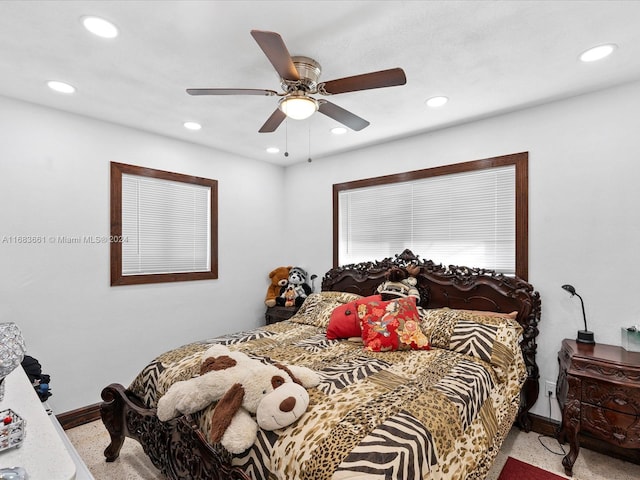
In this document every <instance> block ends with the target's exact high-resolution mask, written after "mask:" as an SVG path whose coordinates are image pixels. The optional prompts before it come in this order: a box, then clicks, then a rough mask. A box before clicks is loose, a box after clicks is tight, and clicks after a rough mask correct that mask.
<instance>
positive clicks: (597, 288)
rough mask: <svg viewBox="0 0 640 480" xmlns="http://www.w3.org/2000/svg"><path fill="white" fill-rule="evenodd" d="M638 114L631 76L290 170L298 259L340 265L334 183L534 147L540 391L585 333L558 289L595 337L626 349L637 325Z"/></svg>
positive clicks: (542, 402)
mask: <svg viewBox="0 0 640 480" xmlns="http://www.w3.org/2000/svg"><path fill="white" fill-rule="evenodd" d="M416 108H424V107H423V106H422V105H421V104H418V105H416ZM638 111H640V83H634V84H629V85H625V86H620V87H617V88H613V89H609V90H606V91H601V92H598V93H594V94H590V95H584V96H580V97H574V98H572V99H570V100H565V101H561V102H555V103H550V104H547V105H544V106H540V107H536V108H530V109H528V110H524V111H521V112H516V113H511V114H506V115H502V116H498V117H494V118H491V119H485V120H480V121H476V122H473V123H469V124H466V125H463V126H459V127H455V128H449V129H444V130H440V131H436V132H432V133H426V134H422V135H418V136H415V137H412V138H409V139H405V140H400V141H395V142H391V143H387V144H385V145H382V146H376V147H372V148H368V149H363V150H359V151H355V152H350V153H345V154H343V155H339V156H335V157H331V158H325V159H317V160H314V161H313V162H312V163H310V164H308V163H304V164H299V165H296V166H293V167H290V168H288V169H287V171H286V182H285V183H286V190H287V192H286V195H287V198H299V199H300V202H298V203H297V205H296V207H297V209H295V210H293V211H291V214H292V215H291V216H290V218H295V219H296V222H295V228H293V226H292V225H291V224H288V225H287V237H288V238H289V239H290V244H289V248H290V249H291V252H292V255H293V256H294V258H295V260H294V261H295V262H296V263H300V264H303V265H307V266H308V267H309V269H310V271H312V272H318V273H319V274H320V275H321V273H322V272H325V271H326V270H328V269H329V268H330V267H331V265H332V251H331V245H332V244H331V239H332V233H331V232H332V230H331V228H332V197H331V186H332V184H333V183H338V182H345V181H350V180H356V179H361V178H367V177H372V176H378V175H385V174H392V173H398V172H403V171H409V170H416V169H421V168H428V167H433V166H438V165H446V164H452V163H459V162H464V161H468V160H476V159H481V158H487V157H493V156H498V155H504V154H509V153H516V152H523V151H528V152H529V281H530V282H531V283H532V284H533V285H534V287H535V288H536V289H537V290H538V291H539V292H540V296H541V299H542V320H541V322H540V325H539V329H540V336H539V337H538V357H537V359H538V364H539V366H540V376H541V391H542V390H543V389H544V380H546V379H548V380H551V381H553V382H555V381H556V377H557V373H558V366H557V352H558V350H559V347H560V342H561V340H562V339H563V338H575V336H576V331H577V330H578V329H581V328H582V311H581V307H580V300H579V299H578V298H577V297H574V298H571V297H570V295H569V294H567V293H566V292H565V291H564V290H562V289H561V288H560V287H561V285H563V284H565V283H570V284H573V285H574V286H575V288H576V291H577V292H578V293H579V294H580V295H582V297H583V298H584V301H585V309H586V314H587V320H588V322H589V328H590V329H591V330H593V331H594V332H595V336H596V341H597V342H601V343H609V344H614V345H620V327H622V326H628V325H632V324H637V323H640V304H639V303H638V302H637V301H636V298H637V295H638V294H637V288H638V277H637V272H638V271H640V255H639V254H638V245H640V213H638V205H640V160H639V157H638V152H639V151H640V148H639V145H638V143H639V132H640V130H639V126H640V124H639V123H638V114H637V112H638ZM425 115H437V111H432V112H425ZM369 128H375V125H372V126H371V127H369ZM351 134H352V135H353V134H354V133H351ZM398 253H399V252H398ZM551 404H552V411H551V416H552V417H553V418H555V419H559V418H560V417H559V410H558V407H557V403H556V402H555V400H554V401H552V402H551ZM533 412H534V413H537V414H539V415H543V416H547V415H549V402H548V401H547V400H546V399H545V398H542V397H541V398H540V399H539V400H538V402H537V403H536V405H535V406H534V409H533Z"/></svg>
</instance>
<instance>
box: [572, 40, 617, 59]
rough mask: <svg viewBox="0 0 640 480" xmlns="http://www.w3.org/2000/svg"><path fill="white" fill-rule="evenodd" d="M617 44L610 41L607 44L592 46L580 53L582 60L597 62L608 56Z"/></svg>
mask: <svg viewBox="0 0 640 480" xmlns="http://www.w3.org/2000/svg"><path fill="white" fill-rule="evenodd" d="M616 47H617V45H614V44H613V43H609V44H606V45H598V46H597V47H593V48H590V49H589V50H586V51H584V52H582V53H581V54H580V60H582V61H583V62H595V61H596V60H601V59H603V58H605V57H608V56H609V55H611V54H612V53H613V51H614V50H615V49H616Z"/></svg>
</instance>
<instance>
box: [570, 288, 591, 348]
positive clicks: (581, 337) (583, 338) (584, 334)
mask: <svg viewBox="0 0 640 480" xmlns="http://www.w3.org/2000/svg"><path fill="white" fill-rule="evenodd" d="M562 288H564V289H565V290H566V291H567V292H569V293H570V294H571V296H572V297H573V296H574V295H575V296H577V297H578V298H579V299H580V303H581V304H582V318H583V319H584V330H578V338H576V341H577V342H580V343H596V341H595V340H594V339H593V332H590V331H589V330H587V315H586V314H585V313H584V301H583V300H582V297H581V296H580V295H578V294H577V293H576V289H575V288H573V285H562Z"/></svg>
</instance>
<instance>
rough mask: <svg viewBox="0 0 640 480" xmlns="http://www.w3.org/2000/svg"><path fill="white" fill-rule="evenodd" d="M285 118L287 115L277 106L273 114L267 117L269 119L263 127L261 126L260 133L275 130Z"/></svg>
mask: <svg viewBox="0 0 640 480" xmlns="http://www.w3.org/2000/svg"><path fill="white" fill-rule="evenodd" d="M285 118H287V116H286V115H285V114H284V113H283V112H282V110H280V109H279V108H276V109H275V111H274V112H273V113H272V114H271V116H270V117H269V118H267V121H266V122H264V125H262V128H260V130H258V132H259V133H271V132H275V131H276V129H277V128H278V127H279V126H280V124H281V123H282V122H283V120H284V119H285Z"/></svg>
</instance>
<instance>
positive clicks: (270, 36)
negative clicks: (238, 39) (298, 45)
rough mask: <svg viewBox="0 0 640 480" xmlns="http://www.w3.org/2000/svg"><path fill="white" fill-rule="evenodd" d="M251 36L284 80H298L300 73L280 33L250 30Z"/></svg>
mask: <svg viewBox="0 0 640 480" xmlns="http://www.w3.org/2000/svg"><path fill="white" fill-rule="evenodd" d="M251 36H252V37H253V38H254V40H255V41H256V42H257V43H258V45H259V46H260V48H261V49H262V51H263V52H264V54H265V55H266V56H267V58H268V59H269V61H270V62H271V65H273V68H275V69H276V72H278V75H280V76H281V77H282V78H284V79H285V80H300V75H298V71H297V70H296V67H295V65H294V64H293V60H291V55H289V50H287V46H286V45H285V44H284V41H283V40H282V37H281V36H280V35H278V34H277V33H276V32H266V31H263V30H251Z"/></svg>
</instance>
